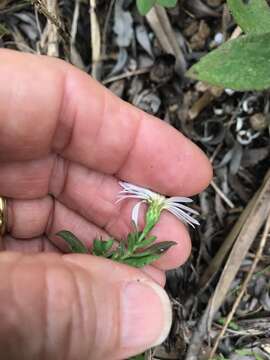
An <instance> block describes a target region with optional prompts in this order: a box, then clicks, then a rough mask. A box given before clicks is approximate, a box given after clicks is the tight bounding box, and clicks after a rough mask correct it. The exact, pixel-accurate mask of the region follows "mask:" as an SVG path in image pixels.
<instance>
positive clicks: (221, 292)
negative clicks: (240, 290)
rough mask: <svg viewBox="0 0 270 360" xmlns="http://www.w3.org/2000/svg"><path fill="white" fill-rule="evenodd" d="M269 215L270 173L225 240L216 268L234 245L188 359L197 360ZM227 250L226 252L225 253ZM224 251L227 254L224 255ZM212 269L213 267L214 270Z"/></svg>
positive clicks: (218, 267) (189, 351)
mask: <svg viewBox="0 0 270 360" xmlns="http://www.w3.org/2000/svg"><path fill="white" fill-rule="evenodd" d="M269 212H270V171H268V173H267V174H266V176H265V179H264V182H263V184H262V186H261V188H260V189H259V190H258V192H257V193H256V194H255V196H254V197H253V199H252V200H251V201H250V203H249V204H248V206H247V208H246V209H245V210H244V212H243V213H242V215H241V216H240V218H239V220H238V222H237V223H236V225H235V226H234V227H233V229H232V231H231V233H230V234H229V236H228V238H227V239H226V241H225V246H223V247H221V250H220V251H219V252H218V254H219V256H218V258H217V259H216V260H215V263H214V268H215V269H216V270H219V269H220V268H221V266H222V263H223V260H224V257H225V256H226V254H227V253H228V251H229V249H230V247H231V246H232V244H233V243H234V242H235V243H234V246H233V248H232V250H231V253H230V255H229V258H228V260H227V262H226V265H225V267H224V269H223V271H222V274H221V277H220V279H219V282H218V284H217V286H216V289H215V292H214V294H213V295H212V297H211V299H210V301H209V303H208V306H207V308H206V310H205V312H204V314H203V316H202V317H201V319H200V321H199V324H198V327H197V330H196V331H195V332H194V333H193V336H192V340H191V343H190V346H189V349H188V353H187V356H186V360H196V359H198V354H199V352H200V350H201V344H202V341H203V339H204V337H205V335H206V334H207V332H208V329H209V327H210V324H211V323H212V320H213V317H214V315H215V313H216V312H217V310H218V309H219V308H220V306H221V305H222V303H223V301H224V299H225V296H226V294H227V292H228V290H229V289H230V286H231V283H232V281H233V279H234V278H235V276H236V274H237V272H238V270H239V268H240V266H241V263H242V261H243V260H244V258H245V256H246V254H247V252H248V250H249V248H250V246H251V244H252V242H253V240H254V238H255V237H256V235H257V234H258V232H259V230H260V229H261V227H262V225H263V223H264V222H265V220H266V218H267V216H268V214H269ZM222 249H224V250H222ZM222 251H224V253H222ZM212 270H213V265H212V267H211V271H212Z"/></svg>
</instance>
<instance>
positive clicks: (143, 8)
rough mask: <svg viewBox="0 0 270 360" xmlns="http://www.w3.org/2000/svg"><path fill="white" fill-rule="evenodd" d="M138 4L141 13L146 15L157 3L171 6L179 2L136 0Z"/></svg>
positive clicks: (175, 0) (173, 0) (171, 0)
mask: <svg viewBox="0 0 270 360" xmlns="http://www.w3.org/2000/svg"><path fill="white" fill-rule="evenodd" d="M136 4H137V8H138V10H139V12H140V14H141V15H146V14H147V13H148V11H150V10H151V9H152V7H153V6H155V5H161V6H164V7H168V8H170V7H174V6H175V5H176V4H177V0H136Z"/></svg>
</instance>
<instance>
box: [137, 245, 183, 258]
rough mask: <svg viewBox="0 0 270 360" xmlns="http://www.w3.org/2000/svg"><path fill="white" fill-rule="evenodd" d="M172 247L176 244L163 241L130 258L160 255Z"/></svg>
mask: <svg viewBox="0 0 270 360" xmlns="http://www.w3.org/2000/svg"><path fill="white" fill-rule="evenodd" d="M174 245H176V242H174V241H163V242H160V243H157V244H154V245H152V246H149V247H148V248H146V249H145V250H144V251H142V252H138V253H136V254H132V257H133V258H134V259H135V258H141V257H144V256H149V255H162V254H164V253H165V252H166V251H168V250H169V249H170V248H171V247H172V246H174Z"/></svg>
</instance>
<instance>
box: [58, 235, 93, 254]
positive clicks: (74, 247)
mask: <svg viewBox="0 0 270 360" xmlns="http://www.w3.org/2000/svg"><path fill="white" fill-rule="evenodd" d="M56 235H57V236H60V237H61V238H62V239H63V240H65V242H66V243H67V244H68V246H69V248H70V250H71V251H72V252H73V253H78V254H88V253H89V251H88V249H87V247H86V246H85V245H84V244H83V243H82V242H81V241H80V240H79V239H78V238H77V237H76V236H75V235H74V234H72V232H70V231H67V230H63V231H59V232H58V233H57V234H56Z"/></svg>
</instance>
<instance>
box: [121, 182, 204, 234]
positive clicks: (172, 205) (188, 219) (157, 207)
mask: <svg viewBox="0 0 270 360" xmlns="http://www.w3.org/2000/svg"><path fill="white" fill-rule="evenodd" d="M119 184H120V185H121V187H122V188H123V190H121V191H120V192H119V196H118V202H119V201H122V200H124V199H129V198H132V199H139V200H142V201H140V202H139V203H137V204H136V205H135V206H134V208H133V210H132V220H133V221H134V222H135V224H136V225H137V224H138V217H139V210H140V206H141V204H142V203H146V204H148V205H149V208H148V211H147V215H146V216H148V217H150V219H151V218H152V220H153V222H155V223H157V221H158V220H159V217H160V214H161V212H162V211H163V210H167V211H169V212H170V213H171V214H173V215H174V216H176V217H177V219H179V220H181V221H183V222H185V223H187V224H189V225H191V226H192V227H194V225H199V222H198V221H197V220H196V219H194V218H193V217H192V216H191V215H190V214H194V215H199V213H198V212H197V211H195V210H193V209H191V208H190V207H188V206H185V205H183V204H182V203H190V202H192V200H191V199H189V198H186V197H182V196H173V197H169V198H167V197H165V196H163V195H160V194H158V193H156V192H154V191H152V190H149V189H145V188H143V187H141V186H137V185H133V184H129V183H127V182H124V181H120V182H119Z"/></svg>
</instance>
